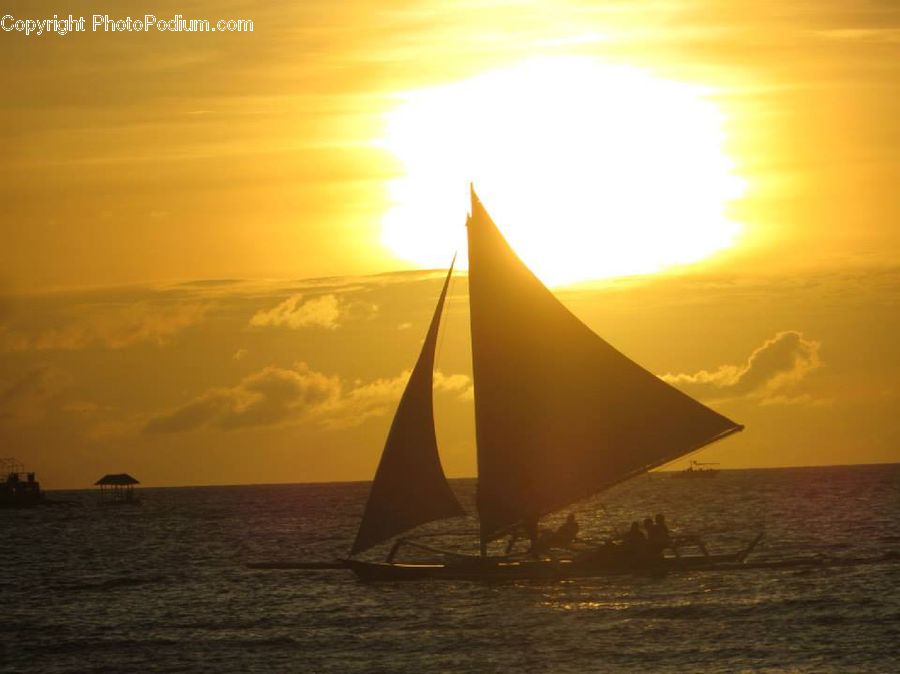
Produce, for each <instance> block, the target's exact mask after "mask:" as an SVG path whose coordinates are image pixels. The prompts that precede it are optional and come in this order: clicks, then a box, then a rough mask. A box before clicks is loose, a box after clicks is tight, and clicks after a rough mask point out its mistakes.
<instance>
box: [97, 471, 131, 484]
mask: <svg viewBox="0 0 900 674" xmlns="http://www.w3.org/2000/svg"><path fill="white" fill-rule="evenodd" d="M108 484H115V485H128V484H140V482H138V481H137V480H135V479H134V478H133V477H131V475H129V474H128V473H115V474H113V473H111V474H109V475H104V476H103V477H101V478H100V479H99V480H97V481H96V482H95V483H94V485H108Z"/></svg>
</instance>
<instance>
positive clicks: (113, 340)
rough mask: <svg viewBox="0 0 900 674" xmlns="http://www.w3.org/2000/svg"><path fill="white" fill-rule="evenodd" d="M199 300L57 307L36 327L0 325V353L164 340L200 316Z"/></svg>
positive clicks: (164, 341) (62, 349)
mask: <svg viewBox="0 0 900 674" xmlns="http://www.w3.org/2000/svg"><path fill="white" fill-rule="evenodd" d="M205 311H206V307H205V306H204V305H201V304H184V303H177V302H173V303H169V304H165V305H163V304H153V303H147V302H137V303H128V304H119V303H104V304H85V305H79V306H76V307H72V308H69V307H65V306H57V307H55V308H54V309H53V310H51V312H48V313H50V314H51V315H49V316H45V317H44V318H45V320H46V319H49V320H50V321H51V325H49V326H46V325H45V326H42V327H40V328H36V329H35V328H31V329H29V328H25V329H23V328H12V327H6V326H0V351H29V350H34V351H52V350H61V351H69V350H77V349H84V348H88V347H91V346H102V347H105V348H109V349H121V348H125V347H128V346H132V345H134V344H137V343H140V342H145V341H149V342H155V343H157V344H165V343H167V342H168V341H169V340H171V339H172V338H173V337H174V336H175V335H176V334H178V333H179V332H181V331H182V330H184V329H185V328H187V327H189V326H191V325H194V324H196V323H197V322H198V321H200V320H201V318H202V317H203V315H204V313H205Z"/></svg>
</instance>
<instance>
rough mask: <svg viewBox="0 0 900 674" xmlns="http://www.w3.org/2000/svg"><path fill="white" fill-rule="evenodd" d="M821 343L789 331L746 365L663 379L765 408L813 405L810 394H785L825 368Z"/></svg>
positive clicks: (698, 392)
mask: <svg viewBox="0 0 900 674" xmlns="http://www.w3.org/2000/svg"><path fill="white" fill-rule="evenodd" d="M819 347H820V344H819V342H816V341H814V340H810V339H806V338H805V337H804V336H803V334H802V333H800V332H797V331H794V330H786V331H784V332H779V333H777V334H776V335H775V336H774V337H772V338H771V339H768V340H766V341H765V342H764V343H763V344H762V346H760V347H758V348H756V349H755V350H754V351H753V353H751V354H750V356H749V357H748V358H747V362H746V363H744V364H743V365H720V366H719V367H718V368H716V369H715V370H712V371H710V370H700V371H699V372H695V373H693V374H665V375H663V376H662V379H663V380H665V381H667V382H669V383H670V384H673V385H675V386H678V387H680V388H684V389H686V390H689V391H690V392H691V393H692V394H694V395H698V396H701V397H707V398H708V397H715V398H735V397H749V398H755V399H758V400H760V402H761V403H762V404H766V405H777V404H792V403H794V404H796V403H803V402H812V398H811V397H810V396H809V395H808V394H804V395H801V396H790V395H787V394H786V393H785V392H786V391H788V390H790V389H791V388H793V387H794V386H796V385H797V384H799V383H800V382H801V381H802V380H804V379H805V378H806V377H807V376H808V375H809V374H810V373H811V372H813V371H814V370H817V369H818V368H820V367H821V366H822V360H821V358H820V357H819Z"/></svg>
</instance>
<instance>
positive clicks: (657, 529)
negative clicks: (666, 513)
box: [644, 514, 670, 557]
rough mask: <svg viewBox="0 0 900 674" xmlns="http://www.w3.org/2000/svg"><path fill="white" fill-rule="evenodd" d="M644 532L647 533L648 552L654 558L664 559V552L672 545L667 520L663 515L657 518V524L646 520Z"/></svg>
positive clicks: (648, 519)
mask: <svg viewBox="0 0 900 674" xmlns="http://www.w3.org/2000/svg"><path fill="white" fill-rule="evenodd" d="M644 530H645V531H646V532H647V552H648V553H649V554H650V555H651V556H653V557H662V554H663V550H665V549H666V547H668V545H669V543H670V541H669V529H668V528H667V527H666V520H665V518H664V517H663V516H662V515H661V514H660V515H657V516H656V522H654V521H653V520H652V519H650V518H649V517H647V518H645V519H644Z"/></svg>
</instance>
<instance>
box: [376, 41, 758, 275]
mask: <svg viewBox="0 0 900 674" xmlns="http://www.w3.org/2000/svg"><path fill="white" fill-rule="evenodd" d="M712 93H713V92H712V91H711V90H709V89H706V88H703V87H700V86H697V85H693V84H687V83H683V82H675V81H669V80H665V79H660V78H658V77H654V76H653V75H652V74H650V73H649V72H647V71H645V70H642V69H639V68H634V67H625V66H613V65H607V64H603V63H600V62H597V61H595V60H593V59H590V58H586V57H556V58H541V59H534V60H530V61H526V62H524V63H521V64H519V65H517V66H514V67H510V68H506V69H502V70H496V71H492V72H488V73H485V74H482V75H479V76H477V77H474V78H472V79H468V80H465V81H460V82H456V83H453V84H448V85H445V86H441V87H435V88H429V89H422V90H417V91H411V92H406V93H403V94H400V95H399V101H398V104H397V105H396V107H395V108H394V109H392V110H391V111H390V112H389V113H388V116H387V119H386V124H385V132H384V135H383V137H382V138H381V139H380V140H379V141H378V144H379V145H380V146H381V147H383V148H385V149H387V150H388V151H390V152H391V153H393V154H394V155H395V156H396V158H397V159H398V160H399V162H400V163H401V165H402V167H403V170H404V175H402V176H401V177H399V178H397V179H395V180H393V181H391V182H390V183H389V184H388V190H389V200H390V203H391V207H390V209H389V211H388V212H387V213H386V215H385V216H384V219H383V221H382V242H383V243H384V244H385V245H386V246H387V247H388V248H389V249H390V250H391V251H392V252H393V253H394V254H395V255H397V256H399V257H401V258H404V259H407V260H409V261H411V262H413V263H415V264H417V265H421V266H427V267H441V266H445V265H446V264H447V262H448V260H449V257H450V256H451V255H452V251H453V250H455V249H459V250H460V252H464V250H465V228H464V227H463V223H464V222H465V214H466V209H467V204H468V184H469V182H473V183H474V184H475V187H476V189H477V190H478V192H479V195H480V196H481V198H482V201H483V202H484V204H485V206H486V207H487V208H488V210H489V211H490V212H491V214H492V215H493V217H494V220H495V221H496V222H497V223H498V224H499V225H500V227H501V229H502V230H503V232H504V234H505V235H506V236H507V238H508V240H509V241H510V243H511V244H512V246H513V247H514V248H515V250H516V252H517V253H518V254H519V255H520V256H521V258H522V259H523V261H524V262H525V263H526V264H527V265H529V266H530V267H531V268H532V269H533V270H534V271H535V273H536V274H537V275H538V276H540V277H541V278H542V279H543V280H544V281H545V282H547V283H550V284H556V285H558V284H564V283H571V282H575V281H582V280H589V279H598V278H605V277H610V276H621V275H629V274H640V273H649V272H654V271H659V270H661V269H664V268H666V267H669V266H671V265H675V264H685V263H690V262H695V261H698V260H701V259H703V258H706V257H708V256H710V255H711V254H713V253H715V252H716V251H719V250H722V249H725V248H728V247H729V246H731V245H733V244H734V242H735V240H736V238H737V236H738V235H739V233H740V230H741V226H740V225H739V224H738V223H736V222H733V221H731V220H729V219H728V218H727V217H726V211H727V208H728V205H729V202H730V201H732V200H734V199H736V198H738V197H739V196H740V195H741V194H742V193H743V191H744V188H745V181H744V180H743V179H742V178H740V177H739V176H737V175H736V174H735V163H734V161H733V160H732V159H731V158H730V157H729V156H728V155H727V153H726V151H725V140H726V134H725V130H724V122H725V117H724V114H723V113H722V111H721V110H720V108H719V107H718V106H717V104H716V103H715V102H714V101H713V100H712V98H711V94H712ZM462 264H463V266H464V265H465V260H462Z"/></svg>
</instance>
